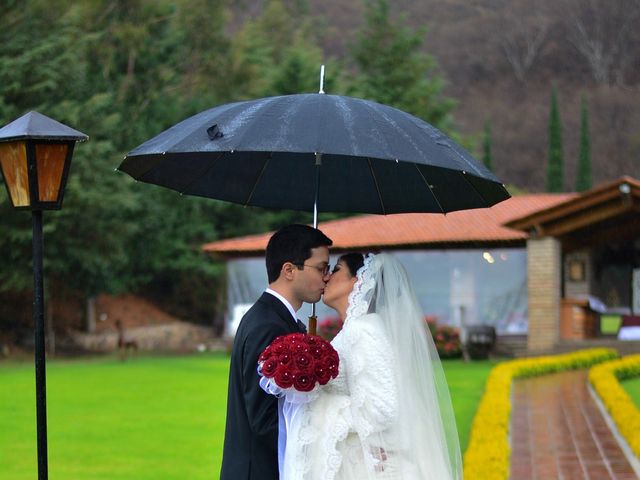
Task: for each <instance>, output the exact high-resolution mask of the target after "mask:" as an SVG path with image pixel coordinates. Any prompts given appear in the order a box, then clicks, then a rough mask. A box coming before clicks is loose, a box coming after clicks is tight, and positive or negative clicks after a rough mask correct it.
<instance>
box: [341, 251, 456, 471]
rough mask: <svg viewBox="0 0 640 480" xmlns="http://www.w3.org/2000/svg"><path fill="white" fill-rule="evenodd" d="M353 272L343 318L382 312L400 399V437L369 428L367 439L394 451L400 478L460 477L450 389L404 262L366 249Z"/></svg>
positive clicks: (367, 441)
mask: <svg viewBox="0 0 640 480" xmlns="http://www.w3.org/2000/svg"><path fill="white" fill-rule="evenodd" d="M357 277H358V279H357V282H356V285H355V286H354V289H353V291H352V293H351V295H350V297H349V308H348V310H347V315H346V316H347V319H348V318H349V317H350V316H354V317H355V316H360V315H363V314H367V313H376V314H378V315H379V316H380V317H381V320H382V328H383V332H384V334H385V335H386V336H387V340H388V342H389V344H390V346H391V348H392V350H393V353H394V356H395V360H396V365H395V369H396V374H397V376H396V382H395V383H396V388H397V393H398V402H399V415H398V421H397V424H396V426H395V428H394V430H395V432H396V434H395V436H396V437H400V438H395V439H394V438H388V437H387V436H386V435H385V433H384V432H382V433H377V434H372V438H369V439H366V443H368V445H369V448H370V447H378V446H379V447H381V448H383V449H385V452H386V451H387V450H388V451H389V454H390V455H391V452H394V451H395V452H397V455H399V456H400V459H401V461H400V463H399V468H400V469H401V470H403V471H402V472H400V473H401V474H403V475H402V476H401V477H400V478H420V479H438V480H442V479H456V480H458V479H462V460H461V455H460V444H459V440H458V433H457V429H456V423H455V417H454V415H453V408H452V406H451V397H450V395H449V389H448V387H447V382H446V379H445V376H444V372H443V369H442V364H441V362H440V358H439V356H438V353H437V350H436V348H435V345H434V342H433V339H432V338H431V334H430V333H429V330H428V328H427V327H426V323H425V321H424V318H423V314H422V310H421V308H420V306H419V305H418V302H417V299H416V295H415V293H414V290H413V288H412V286H411V283H410V282H409V279H408V276H407V273H406V271H405V269H404V267H403V266H402V265H401V264H400V262H399V261H398V260H396V259H395V258H394V257H393V256H391V255H389V254H378V255H368V256H367V257H366V258H365V263H364V266H363V267H362V268H360V269H359V270H358V274H357ZM387 444H388V449H387V448H385V446H386V445H387ZM398 445H400V448H398ZM385 454H386V453H385ZM383 456H384V454H383ZM390 460H391V459H390ZM389 464H390V465H392V464H393V462H392V461H390V462H389ZM402 465H404V467H403V466H402ZM389 473H391V472H389ZM381 477H384V474H383V475H382V476H381ZM375 478H378V477H375Z"/></svg>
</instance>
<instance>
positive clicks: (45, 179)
mask: <svg viewBox="0 0 640 480" xmlns="http://www.w3.org/2000/svg"><path fill="white" fill-rule="evenodd" d="M88 138H89V137H87V136H86V135H85V134H84V133H81V132H78V131H77V130H74V129H72V128H69V127H67V126H66V125H63V124H62V123H60V122H57V121H55V120H52V119H50V118H49V117H46V116H44V115H42V114H40V113H38V112H29V113H27V114H26V115H23V116H22V117H20V118H18V119H17V120H14V121H13V122H11V123H10V124H8V125H6V126H5V127H3V128H1V129H0V170H2V175H3V177H4V183H5V185H6V187H7V193H8V194H9V200H10V201H11V205H12V207H13V208H16V209H21V210H31V216H32V223H33V238H32V242H33V323H34V330H35V368H36V422H37V428H38V479H39V480H46V479H47V478H48V473H47V402H46V370H45V354H44V298H43V278H42V254H43V242H42V211H43V210H59V209H60V208H61V207H62V198H63V196H64V189H65V185H66V182H67V175H68V174H69V165H70V164H71V157H72V155H73V147H74V146H75V142H77V141H84V140H87V139H88Z"/></svg>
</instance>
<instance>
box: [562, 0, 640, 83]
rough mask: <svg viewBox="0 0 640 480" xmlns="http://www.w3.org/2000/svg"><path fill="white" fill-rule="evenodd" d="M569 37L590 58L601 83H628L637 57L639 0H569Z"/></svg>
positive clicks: (639, 16)
mask: <svg viewBox="0 0 640 480" xmlns="http://www.w3.org/2000/svg"><path fill="white" fill-rule="evenodd" d="M565 5H566V6H565V8H566V18H567V19H568V29H569V41H570V42H571V43H572V44H573V46H574V47H575V49H576V50H577V51H578V52H579V53H580V55H581V56H582V57H583V58H584V60H586V62H587V64H588V66H589V68H590V70H591V75H592V76H593V79H594V80H595V81H596V82H597V83H599V84H604V85H607V84H611V83H616V84H618V85H624V84H625V77H626V76H627V75H628V73H629V71H630V70H631V68H632V67H633V64H634V62H635V61H636V59H637V47H636V44H635V42H634V39H635V38H634V33H635V32H636V31H637V28H636V25H637V24H638V20H639V19H640V1H639V0H617V1H614V2H611V1H608V0H590V1H589V2H584V1H581V0H568V1H565Z"/></svg>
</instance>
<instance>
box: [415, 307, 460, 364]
mask: <svg viewBox="0 0 640 480" xmlns="http://www.w3.org/2000/svg"><path fill="white" fill-rule="evenodd" d="M424 320H425V322H426V324H427V326H428V327H429V331H430V332H431V336H432V337H433V341H434V343H435V344H436V349H437V350H438V355H439V356H440V358H457V357H460V356H461V355H462V343H461V342H460V333H459V332H458V329H457V328H453V327H449V326H447V325H438V323H437V321H436V317H434V316H433V315H427V316H425V317H424Z"/></svg>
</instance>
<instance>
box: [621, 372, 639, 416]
mask: <svg viewBox="0 0 640 480" xmlns="http://www.w3.org/2000/svg"><path fill="white" fill-rule="evenodd" d="M621 385H622V386H623V387H624V389H625V390H626V392H627V393H628V394H629V396H630V397H631V398H632V399H633V403H635V404H636V407H638V409H640V377H636V378H634V379H632V380H625V381H624V382H622V384H621Z"/></svg>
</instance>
